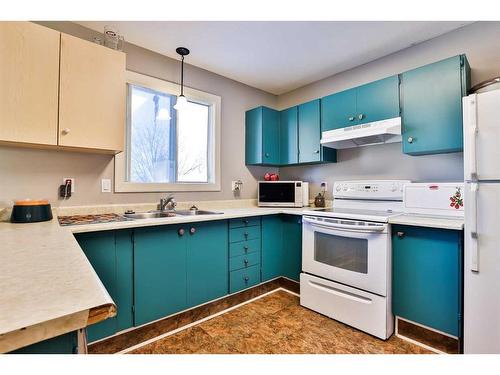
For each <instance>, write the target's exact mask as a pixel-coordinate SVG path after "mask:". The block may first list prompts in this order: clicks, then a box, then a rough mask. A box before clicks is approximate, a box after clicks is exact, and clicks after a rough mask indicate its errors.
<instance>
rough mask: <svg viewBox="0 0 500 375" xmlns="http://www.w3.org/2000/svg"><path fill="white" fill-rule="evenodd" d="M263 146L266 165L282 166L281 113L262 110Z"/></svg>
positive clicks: (266, 109)
mask: <svg viewBox="0 0 500 375" xmlns="http://www.w3.org/2000/svg"><path fill="white" fill-rule="evenodd" d="M262 144H263V153H264V155H263V161H264V164H270V165H279V164H280V118H279V112H278V111H276V110H274V109H271V108H267V107H263V108H262Z"/></svg>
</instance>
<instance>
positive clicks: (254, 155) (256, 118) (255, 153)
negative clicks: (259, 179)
mask: <svg viewBox="0 0 500 375" xmlns="http://www.w3.org/2000/svg"><path fill="white" fill-rule="evenodd" d="M261 163H262V107H258V108H254V109H251V110H249V111H246V112H245V164H246V165H254V164H261Z"/></svg>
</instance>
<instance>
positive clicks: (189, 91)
mask: <svg viewBox="0 0 500 375" xmlns="http://www.w3.org/2000/svg"><path fill="white" fill-rule="evenodd" d="M126 84H127V114H126V122H125V124H124V126H125V132H124V133H125V140H124V145H125V150H124V151H123V152H121V153H119V154H117V155H115V166H114V167H115V189H114V191H115V192H117V193H148V192H152V193H154V192H165V191H169V192H189V191H193V192H199V191H221V183H220V181H221V175H220V174H221V167H220V165H221V163H220V162H221V160H220V140H221V126H220V122H221V97H220V96H217V95H214V94H210V93H207V92H204V91H201V90H196V89H193V88H190V87H184V95H186V98H188V100H189V101H190V102H195V103H196V102H198V103H200V104H205V105H208V106H209V118H210V124H209V137H208V139H207V142H208V146H209V147H208V153H209V155H208V156H209V158H208V159H207V160H209V162H208V166H207V167H208V173H209V176H210V175H211V177H212V178H211V180H209V182H175V183H148V182H129V181H127V180H126V179H127V168H128V163H129V161H128V160H127V159H128V158H129V155H130V153H129V152H128V150H129V147H130V144H129V143H130V137H129V132H130V129H129V126H128V120H129V118H128V117H129V103H128V101H129V100H128V98H129V95H128V84H132V85H137V86H142V87H145V88H149V89H151V90H156V91H160V92H163V93H166V94H173V95H178V94H179V92H180V85H178V84H176V83H173V82H169V81H165V80H162V79H159V78H155V77H152V76H148V75H145V74H142V73H137V72H133V71H130V70H127V71H126ZM176 137H177V136H176ZM210 141H212V142H210ZM211 150H213V152H211ZM176 153H177V145H176ZM210 154H212V155H213V157H210V156H211V155H210Z"/></svg>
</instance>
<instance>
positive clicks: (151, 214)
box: [123, 211, 176, 219]
mask: <svg viewBox="0 0 500 375" xmlns="http://www.w3.org/2000/svg"><path fill="white" fill-rule="evenodd" d="M123 216H125V217H127V218H129V219H159V218H162V217H174V216H176V213H175V212H173V211H148V212H133V213H127V212H126V213H124V214H123Z"/></svg>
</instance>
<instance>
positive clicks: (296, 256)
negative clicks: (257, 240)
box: [282, 215, 302, 281]
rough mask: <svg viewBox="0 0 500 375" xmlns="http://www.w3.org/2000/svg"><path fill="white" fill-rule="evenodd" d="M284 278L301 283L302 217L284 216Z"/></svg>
mask: <svg viewBox="0 0 500 375" xmlns="http://www.w3.org/2000/svg"><path fill="white" fill-rule="evenodd" d="M282 225H283V276H285V277H288V278H289V279H292V280H295V281H299V278H300V271H301V270H302V216H294V215H283V216H282Z"/></svg>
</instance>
